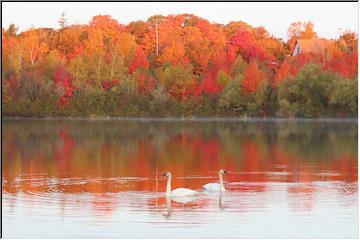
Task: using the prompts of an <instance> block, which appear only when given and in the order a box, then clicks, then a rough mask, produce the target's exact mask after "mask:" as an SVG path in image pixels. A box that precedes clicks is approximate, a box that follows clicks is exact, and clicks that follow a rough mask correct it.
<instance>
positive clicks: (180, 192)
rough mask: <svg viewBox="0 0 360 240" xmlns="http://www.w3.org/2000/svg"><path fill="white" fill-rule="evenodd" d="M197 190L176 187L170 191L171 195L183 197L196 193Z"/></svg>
mask: <svg viewBox="0 0 360 240" xmlns="http://www.w3.org/2000/svg"><path fill="white" fill-rule="evenodd" d="M197 193H198V192H197V191H194V190H191V189H188V188H177V189H174V190H172V191H171V196H177V197H185V196H192V195H195V194H197Z"/></svg>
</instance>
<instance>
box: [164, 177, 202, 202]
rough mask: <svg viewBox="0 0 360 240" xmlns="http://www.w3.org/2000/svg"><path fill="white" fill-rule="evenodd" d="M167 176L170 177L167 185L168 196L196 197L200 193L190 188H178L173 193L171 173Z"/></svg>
mask: <svg viewBox="0 0 360 240" xmlns="http://www.w3.org/2000/svg"><path fill="white" fill-rule="evenodd" d="M166 176H167V177H168V180H167V184H166V196H171V197H186V196H193V195H196V194H197V193H198V192H197V191H194V190H191V189H188V188H177V189H174V190H172V191H171V173H170V172H167V173H166Z"/></svg>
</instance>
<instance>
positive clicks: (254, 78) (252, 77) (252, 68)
mask: <svg viewBox="0 0 360 240" xmlns="http://www.w3.org/2000/svg"><path fill="white" fill-rule="evenodd" d="M264 78H265V74H264V73H263V72H262V71H261V70H260V69H259V67H258V65H257V63H256V62H255V61H252V62H250V64H249V65H248V66H247V68H246V69H245V72H244V79H243V81H242V88H243V92H256V90H257V88H258V85H259V82H260V80H261V79H264Z"/></svg>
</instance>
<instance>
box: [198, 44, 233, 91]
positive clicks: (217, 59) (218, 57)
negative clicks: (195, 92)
mask: <svg viewBox="0 0 360 240" xmlns="http://www.w3.org/2000/svg"><path fill="white" fill-rule="evenodd" d="M235 58H236V55H235V53H234V51H233V49H232V47H230V48H229V49H228V52H227V53H225V52H224V51H222V50H219V51H217V53H216V54H215V56H214V58H213V59H212V61H211V66H209V67H208V69H207V71H206V74H205V77H204V78H203V80H202V81H201V84H200V88H199V92H200V94H201V93H203V92H204V93H207V94H216V93H218V92H219V91H221V90H222V88H223V87H224V86H221V85H219V83H218V81H217V77H218V73H219V71H220V69H222V70H223V71H225V72H226V73H227V74H229V75H230V69H231V65H232V63H233V62H234V60H235Z"/></svg>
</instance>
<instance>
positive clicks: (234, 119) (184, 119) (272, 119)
mask: <svg viewBox="0 0 360 240" xmlns="http://www.w3.org/2000/svg"><path fill="white" fill-rule="evenodd" d="M11 120H44V121H55V120H69V121H84V120H86V121H139V122H348V123H355V122H356V123H357V122H358V118H279V117H265V118H259V117H247V118H244V117H1V121H11Z"/></svg>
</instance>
